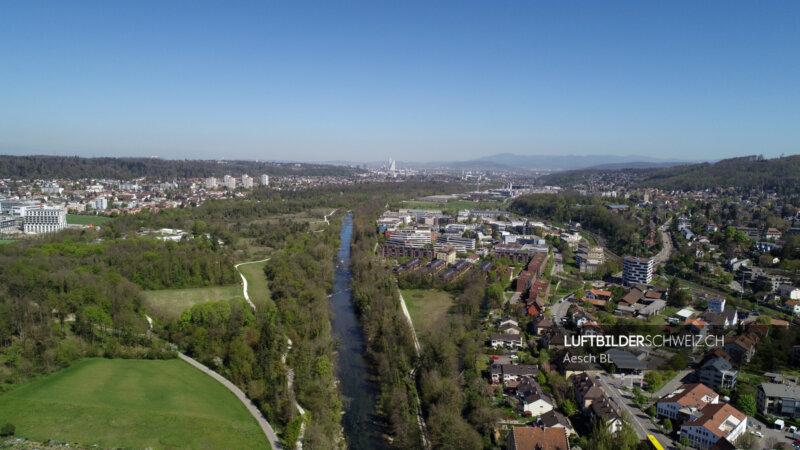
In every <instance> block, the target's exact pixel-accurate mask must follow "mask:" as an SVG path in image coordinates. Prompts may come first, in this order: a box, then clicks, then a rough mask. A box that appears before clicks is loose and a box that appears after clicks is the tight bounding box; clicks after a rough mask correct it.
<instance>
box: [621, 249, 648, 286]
mask: <svg viewBox="0 0 800 450" xmlns="http://www.w3.org/2000/svg"><path fill="white" fill-rule="evenodd" d="M653 266H654V264H653V259H652V258H637V257H635V256H626V257H625V259H623V260H622V281H623V282H624V283H625V284H627V285H634V284H650V281H651V280H652V279H653Z"/></svg>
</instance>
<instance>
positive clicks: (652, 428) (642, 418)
mask: <svg viewBox="0 0 800 450" xmlns="http://www.w3.org/2000/svg"><path fill="white" fill-rule="evenodd" d="M609 381H610V375H608V374H606V373H602V374H600V380H599V382H600V385H601V386H602V387H603V390H604V391H605V392H606V394H608V396H609V397H610V398H611V401H613V402H616V403H617V405H620V406H621V407H622V409H623V410H624V411H627V413H628V415H629V416H630V417H631V419H632V422H633V423H632V425H633V429H634V430H636V435H637V436H639V439H647V435H648V434H652V435H654V436H655V437H656V439H658V442H660V443H661V445H663V446H664V447H665V448H669V447H672V446H673V445H672V440H671V439H670V438H668V437H667V436H666V435H664V433H662V432H661V430H660V429H659V428H658V427H657V426H656V425H655V424H654V423H653V422H651V421H650V418H649V417H648V416H647V414H645V413H644V412H643V411H642V410H640V409H639V408H638V407H637V406H636V405H635V404H634V403H633V400H632V398H631V397H633V395H632V394H630V393H625V396H623V395H622V392H621V391H620V390H619V388H617V387H616V386H615V385H613V383H610V382H609Z"/></svg>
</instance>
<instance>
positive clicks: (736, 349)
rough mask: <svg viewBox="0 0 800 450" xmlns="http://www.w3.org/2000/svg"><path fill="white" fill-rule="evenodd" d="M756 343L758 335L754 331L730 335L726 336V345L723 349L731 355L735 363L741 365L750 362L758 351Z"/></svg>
mask: <svg viewBox="0 0 800 450" xmlns="http://www.w3.org/2000/svg"><path fill="white" fill-rule="evenodd" d="M756 343H758V336H756V335H755V334H754V333H746V334H740V335H738V336H728V337H726V338H725V345H724V346H723V347H722V349H723V350H725V353H727V354H729V355H730V356H731V359H733V362H734V363H736V364H738V365H741V364H746V363H749V362H750V360H751V359H752V358H753V355H755V353H756Z"/></svg>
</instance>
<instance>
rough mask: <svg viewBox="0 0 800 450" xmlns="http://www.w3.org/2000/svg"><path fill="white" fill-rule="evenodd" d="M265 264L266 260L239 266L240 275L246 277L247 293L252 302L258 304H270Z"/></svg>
mask: <svg viewBox="0 0 800 450" xmlns="http://www.w3.org/2000/svg"><path fill="white" fill-rule="evenodd" d="M266 264H267V262H266V261H262V262H257V263H250V264H242V265H241V266H239V270H240V271H241V272H242V275H244V276H245V278H247V295H249V296H250V300H251V301H252V302H253V303H255V304H256V305H259V306H261V305H271V304H272V298H271V296H270V293H269V285H268V284H267V277H266V275H264V266H265V265H266Z"/></svg>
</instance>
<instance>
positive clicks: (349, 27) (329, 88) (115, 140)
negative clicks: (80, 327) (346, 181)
mask: <svg viewBox="0 0 800 450" xmlns="http://www.w3.org/2000/svg"><path fill="white" fill-rule="evenodd" d="M799 18H800V4H799V3H797V2H780V3H779V2H773V3H752V2H744V1H724V2H723V1H714V2H703V3H697V2H689V1H678V2H669V3H652V2H634V1H609V2H575V3H557V4H555V3H538V2H536V3H534V2H521V1H520V2H514V1H512V2H504V3H485V2H435V3H430V2H401V3H376V2H347V3H341V2H339V3H327V4H324V3H315V4H313V5H311V4H306V3H297V2H274V3H272V2H240V3H237V4H235V5H230V4H224V5H223V4H221V3H217V4H215V3H212V2H179V1H175V2H167V3H164V2H155V1H145V2H129V3H123V2H114V3H108V2H99V1H97V2H79V3H72V4H68V3H63V2H38V3H37V2H4V3H0V61H3V63H2V68H1V69H0V154H15V155H23V154H48V155H78V156H87V157H92V156H96V157H99V156H115V157H126V156H134V157H150V156H158V157H161V158H165V159H183V158H190V159H251V160H256V159H258V160H286V161H303V162H324V161H333V160H345V161H353V162H373V161H381V160H384V161H385V160H386V158H387V156H389V155H391V156H392V157H393V158H394V159H396V160H397V161H398V163H400V162H403V161H413V162H430V161H467V160H472V159H477V158H481V157H486V156H490V155H494V154H498V153H514V154H519V155H567V154H574V155H596V154H608V155H641V156H642V157H643V158H659V159H665V160H686V161H697V160H718V159H723V158H729V157H735V156H744V155H751V154H763V155H764V156H765V157H768V158H773V157H777V156H780V155H781V154H786V155H790V154H797V153H800V150H798V143H800V127H798V126H797V124H798V123H800V85H798V83H797V80H798V79H800V58H798V56H797V49H798V48H800V29H798V27H797V23H798V19H799Z"/></svg>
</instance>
